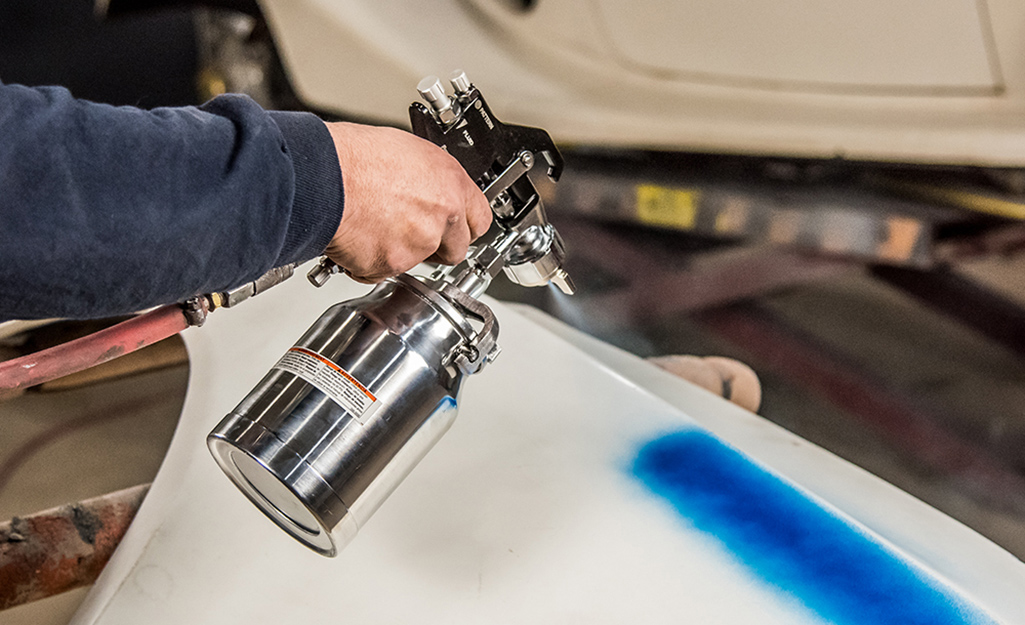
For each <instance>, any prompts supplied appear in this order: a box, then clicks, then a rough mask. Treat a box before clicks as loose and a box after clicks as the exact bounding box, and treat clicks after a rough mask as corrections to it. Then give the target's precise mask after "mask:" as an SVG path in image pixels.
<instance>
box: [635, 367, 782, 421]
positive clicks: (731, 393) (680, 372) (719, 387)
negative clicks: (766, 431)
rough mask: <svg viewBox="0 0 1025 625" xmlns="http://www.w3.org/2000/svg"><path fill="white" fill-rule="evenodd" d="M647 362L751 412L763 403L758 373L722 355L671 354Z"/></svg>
mask: <svg viewBox="0 0 1025 625" xmlns="http://www.w3.org/2000/svg"><path fill="white" fill-rule="evenodd" d="M648 362H651V363H654V364H656V365H658V366H659V367H661V368H663V369H665V370H666V371H668V372H669V373H672V374H674V375H676V376H678V377H681V378H683V379H684V380H687V381H688V382H691V383H693V384H697V385H698V386H700V387H702V388H704V389H705V390H709V391H712V392H713V393H715V394H716V395H720V396H722V397H724V398H726V399H728V400H730V401H731V402H733V403H735V404H737V405H738V406H740V407H741V408H746V409H747V410H750V411H751V412H758V407H759V406H760V405H761V403H762V384H761V382H759V380H758V374H757V373H755V372H754V369H752V368H751V367H749V366H747V365H745V364H744V363H742V362H740V361H739V360H734V359H732V358H723V357H721V356H706V357H704V358H701V357H698V356H680V355H671V356H653V357H651V358H648Z"/></svg>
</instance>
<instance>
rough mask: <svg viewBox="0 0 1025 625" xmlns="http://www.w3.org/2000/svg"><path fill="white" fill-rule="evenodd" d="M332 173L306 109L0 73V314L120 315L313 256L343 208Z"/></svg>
mask: <svg viewBox="0 0 1025 625" xmlns="http://www.w3.org/2000/svg"><path fill="white" fill-rule="evenodd" d="M341 176H342V174H341V171H340V168H339V166H338V157H337V156H336V154H335V149H334V144H333V142H332V140H331V136H330V134H329V133H328V131H327V128H326V126H325V125H324V124H323V123H322V122H321V121H320V120H319V119H318V118H317V117H316V116H314V115H311V114H308V113H284V112H267V111H264V110H263V109H262V108H260V107H259V106H258V105H257V104H256V103H254V102H253V101H252V100H250V99H249V98H246V97H244V96H221V97H219V98H215V99H214V100H211V101H210V102H208V103H207V104H205V105H203V106H201V107H198V108H196V107H184V108H165V109H154V110H152V111H145V110H142V109H137V108H132V107H112V106H107V105H103V104H95V103H92V102H86V101H82V100H76V99H74V98H73V97H72V96H71V94H70V93H68V91H66V90H65V89H61V88H56V87H44V88H28V87H22V86H20V85H3V84H0V320H3V319H12V318H16V319H32V318H40V317H73V318H87V317H102V316H109V315H115V314H121V313H127V312H132V311H136V310H140V309H142V308H146V307H149V306H154V305H157V304H163V303H170V302H175V301H181V300H183V299H185V298H187V297H189V296H192V295H195V294H198V293H208V292H211V291H215V290H223V289H226V288H229V287H233V286H236V285H239V284H242V283H244V282H247V281H250V280H254V279H255V278H257V277H259V276H260V275H261V274H263V273H264V272H266V271H268V270H269V269H271V268H273V267H276V266H280V265H283V264H286V263H291V262H299V261H303V260H307V259H310V258H313V257H314V256H317V255H318V254H320V253H321V252H322V251H323V250H324V248H325V247H326V246H327V244H328V243H329V241H330V239H331V236H332V235H333V234H334V232H335V230H336V229H337V227H338V223H339V221H340V220H341V215H342V206H343V192H342V177H341Z"/></svg>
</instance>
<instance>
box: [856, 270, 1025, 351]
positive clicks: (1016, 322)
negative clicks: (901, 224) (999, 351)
mask: <svg viewBox="0 0 1025 625" xmlns="http://www.w3.org/2000/svg"><path fill="white" fill-rule="evenodd" d="M872 274H873V275H874V276H875V277H877V278H879V279H880V280H882V281H884V282H886V283H887V284H890V285H892V286H895V287H897V288H898V289H901V290H902V291H904V292H906V293H908V294H910V295H913V296H914V297H916V298H917V299H919V300H920V301H922V302H923V303H925V304H927V305H928V306H930V307H931V308H933V309H934V310H937V311H939V312H941V313H943V314H945V315H947V316H949V317H952V318H954V319H955V320H957V321H958V322H960V323H962V324H964V325H966V326H968V327H969V328H973V329H975V330H976V331H978V332H980V333H982V334H983V335H985V336H987V337H989V338H990V339H992V340H994V341H996V342H998V343H1000V344H1001V345H1004V346H1005V347H1007V348H1008V349H1012V350H1014V351H1016V352H1018V353H1019V354H1025V309H1022V307H1021V306H1020V305H1018V304H1016V303H1014V302H1012V301H1010V300H1009V299H1007V298H1005V297H1003V296H1001V295H999V294H997V293H994V292H993V291H990V290H989V289H987V288H985V287H984V286H982V285H980V284H978V283H977V282H974V281H972V280H970V279H968V278H966V277H964V276H961V275H958V274H956V273H954V272H952V271H950V270H947V269H937V270H934V271H918V270H915V269H905V268H901V267H883V266H879V267H874V268H873V269H872Z"/></svg>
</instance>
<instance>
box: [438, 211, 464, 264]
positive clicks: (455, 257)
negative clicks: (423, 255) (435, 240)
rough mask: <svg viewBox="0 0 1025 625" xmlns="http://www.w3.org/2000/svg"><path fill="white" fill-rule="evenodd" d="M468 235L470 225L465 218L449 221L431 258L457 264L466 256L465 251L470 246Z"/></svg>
mask: <svg viewBox="0 0 1025 625" xmlns="http://www.w3.org/2000/svg"><path fill="white" fill-rule="evenodd" d="M470 237H471V234H470V226H469V224H468V223H467V222H466V220H464V219H455V220H454V221H450V222H449V224H448V228H447V229H446V230H445V232H444V234H442V236H441V242H440V243H439V244H438V249H437V251H435V252H434V254H433V256H432V258H437V259H438V260H439V261H441V262H442V263H444V264H446V265H458V264H459V263H461V262H462V261H463V260H464V259H465V258H466V252H467V250H468V249H469V248H470Z"/></svg>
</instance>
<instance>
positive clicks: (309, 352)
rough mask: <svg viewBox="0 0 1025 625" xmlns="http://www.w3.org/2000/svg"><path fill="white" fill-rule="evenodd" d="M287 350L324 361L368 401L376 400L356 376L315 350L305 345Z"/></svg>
mask: <svg viewBox="0 0 1025 625" xmlns="http://www.w3.org/2000/svg"><path fill="white" fill-rule="evenodd" d="M288 351H290V352H299V353H300V354H305V355H307V356H309V357H310V358H316V359H317V360H319V361H320V362H322V363H324V364H325V365H327V366H328V367H331V368H332V369H334V370H335V371H337V372H338V373H339V374H341V375H342V376H344V377H345V379H346V380H348V381H350V382H352V384H353V386H355V387H356V388H358V389H359V390H360V391H362V392H363V394H364V395H366V396H367V397H368V398H369V399H370V401H372V402H374V401H377V398H376V397H374V394H373V393H371V392H370V391H369V390H367V387H365V386H363V385H362V384H360V383H359V380H357V379H356V378H354V377H352V376H351V375H349V372H348V371H346V370H345V369H342V368H341V367H339V366H338V365H336V364H335V363H333V362H331V361H330V360H328V359H327V358H324V357H323V356H321V355H320V354H318V353H317V352H315V351H312V350H309V349H306V348H305V347H292V348H290V349H289V350H288Z"/></svg>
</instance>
